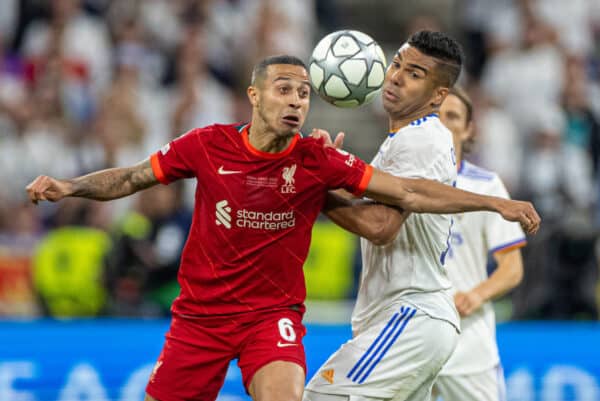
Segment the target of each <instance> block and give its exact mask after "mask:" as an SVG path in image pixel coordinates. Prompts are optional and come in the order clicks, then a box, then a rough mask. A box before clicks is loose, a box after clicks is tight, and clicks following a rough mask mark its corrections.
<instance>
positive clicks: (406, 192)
mask: <svg viewBox="0 0 600 401" xmlns="http://www.w3.org/2000/svg"><path fill="white" fill-rule="evenodd" d="M365 196H367V197H369V198H372V199H375V200H377V201H379V202H382V203H386V204H390V205H394V206H398V207H401V208H402V209H404V210H406V211H410V212H416V213H441V214H445V213H461V212H473V211H491V212H497V213H500V214H501V215H502V217H503V218H504V219H506V220H509V221H518V222H519V223H521V226H522V227H523V228H524V229H525V231H526V232H528V233H535V232H537V230H538V228H539V224H540V217H539V215H538V214H537V212H536V211H535V209H534V208H533V205H532V204H531V203H529V202H521V201H514V200H510V199H503V198H499V197H495V196H486V195H479V194H475V193H472V192H468V191H463V190H460V189H456V188H454V187H451V186H450V185H444V184H441V183H439V182H436V181H432V180H426V179H412V178H400V177H394V176H392V175H390V174H386V173H384V172H382V171H380V170H377V169H373V176H372V177H371V180H370V181H369V185H368V186H367V189H366V191H365Z"/></svg>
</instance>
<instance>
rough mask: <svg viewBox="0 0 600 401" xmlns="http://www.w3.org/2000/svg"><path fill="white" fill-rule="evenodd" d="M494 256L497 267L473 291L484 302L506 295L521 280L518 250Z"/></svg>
mask: <svg viewBox="0 0 600 401" xmlns="http://www.w3.org/2000/svg"><path fill="white" fill-rule="evenodd" d="M494 256H495V257H496V259H497V261H498V267H497V268H496V270H495V271H494V273H492V274H491V275H490V277H489V278H488V279H487V280H484V281H483V282H481V283H480V284H479V285H478V286H477V287H475V288H474V289H473V291H475V292H477V293H478V294H479V296H480V297H481V298H482V299H483V300H484V302H487V301H491V300H494V299H496V298H498V297H500V296H502V295H504V294H506V293H507V292H508V291H510V290H512V289H513V288H515V287H516V286H517V285H519V283H520V282H521V280H522V279H523V259H522V257H521V251H520V249H514V250H512V251H509V252H507V253H506V254H501V255H494Z"/></svg>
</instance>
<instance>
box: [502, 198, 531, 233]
mask: <svg viewBox="0 0 600 401" xmlns="http://www.w3.org/2000/svg"><path fill="white" fill-rule="evenodd" d="M498 212H499V213H500V214H501V215H502V217H504V219H505V220H508V221H518V222H519V223H520V224H521V227H523V230H524V231H525V232H526V233H527V234H535V233H537V231H538V229H539V228H540V222H541V220H542V219H541V218H540V216H539V215H538V214H537V211H536V210H535V208H534V207H533V204H531V202H523V201H515V200H510V199H503V200H502V201H501V203H500V206H499V208H498Z"/></svg>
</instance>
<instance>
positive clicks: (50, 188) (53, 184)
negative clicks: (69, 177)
mask: <svg viewBox="0 0 600 401" xmlns="http://www.w3.org/2000/svg"><path fill="white" fill-rule="evenodd" d="M25 189H26V190H27V195H28V196H29V200H31V202H33V203H34V204H36V205H37V203H38V202H39V201H44V200H45V201H50V202H56V201H59V200H61V199H62V198H64V197H65V196H68V195H70V194H71V184H70V183H69V182H68V181H63V180H57V179H56V178H52V177H48V176H47V175H40V176H39V177H37V178H36V179H35V180H33V181H32V182H31V184H29V185H27V187H25Z"/></svg>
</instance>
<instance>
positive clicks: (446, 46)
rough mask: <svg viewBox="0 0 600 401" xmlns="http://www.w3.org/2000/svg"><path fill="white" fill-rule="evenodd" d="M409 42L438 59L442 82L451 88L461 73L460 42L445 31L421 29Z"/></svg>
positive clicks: (461, 54) (461, 52)
mask: <svg viewBox="0 0 600 401" xmlns="http://www.w3.org/2000/svg"><path fill="white" fill-rule="evenodd" d="M408 44H409V45H411V46H412V47H415V48H416V49H417V50H419V51H420V52H421V53H423V54H426V55H428V56H430V57H433V58H436V59H437V60H438V73H439V74H438V76H439V78H440V84H442V85H444V86H446V87H448V88H451V87H452V86H454V84H455V83H456V81H457V80H458V76H459V75H460V70H461V68H462V64H463V59H464V55H463V51H462V48H461V46H460V44H459V43H458V42H457V41H456V40H455V39H453V38H452V37H450V36H448V35H447V34H445V33H443V32H433V31H419V32H415V33H414V34H413V35H411V37H410V38H409V39H408Z"/></svg>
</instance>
